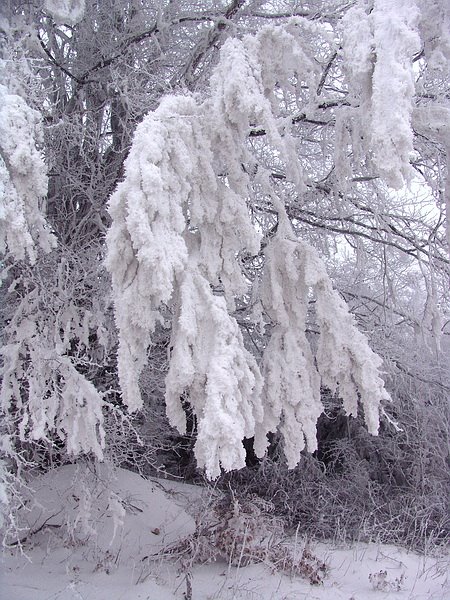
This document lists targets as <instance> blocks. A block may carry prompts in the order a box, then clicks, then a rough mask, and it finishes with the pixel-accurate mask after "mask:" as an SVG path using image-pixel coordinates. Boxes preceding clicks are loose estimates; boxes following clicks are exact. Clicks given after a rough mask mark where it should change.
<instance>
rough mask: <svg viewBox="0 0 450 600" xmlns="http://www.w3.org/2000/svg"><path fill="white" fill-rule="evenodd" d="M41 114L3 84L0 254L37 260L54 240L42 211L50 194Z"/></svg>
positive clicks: (0, 103)
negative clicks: (40, 146)
mask: <svg viewBox="0 0 450 600" xmlns="http://www.w3.org/2000/svg"><path fill="white" fill-rule="evenodd" d="M41 137H42V130H41V120H40V115H39V113H37V112H36V111H34V110H32V109H31V108H30V107H29V106H27V104H26V103H25V102H24V100H23V99H22V98H21V97H20V96H17V95H16V94H10V93H9V92H8V90H7V88H6V87H5V86H4V85H1V84H0V253H6V252H10V253H11V254H12V255H13V256H14V258H15V259H17V260H23V259H24V258H25V256H28V258H29V260H30V262H31V263H34V262H35V260H36V246H39V247H40V248H41V249H42V250H43V251H44V252H49V251H50V250H51V248H53V247H54V246H55V243H56V240H55V237H54V236H53V235H52V234H51V233H50V232H49V231H48V226H47V224H46V221H45V218H44V216H43V214H42V211H41V203H42V200H43V198H44V197H45V196H46V194H47V175H46V166H45V163H44V160H43V158H42V156H41V155H40V153H39V151H38V150H37V148H36V143H39V142H40V141H41Z"/></svg>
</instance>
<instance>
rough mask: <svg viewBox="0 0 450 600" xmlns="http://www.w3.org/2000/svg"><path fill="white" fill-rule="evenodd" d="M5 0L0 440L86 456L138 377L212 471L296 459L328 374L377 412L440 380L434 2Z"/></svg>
mask: <svg viewBox="0 0 450 600" xmlns="http://www.w3.org/2000/svg"><path fill="white" fill-rule="evenodd" d="M0 10H1V21H0V35H1V37H2V50H1V61H0V73H1V75H2V85H1V86H0V133H1V135H0V150H1V153H0V156H1V159H0V175H1V177H0V251H1V252H2V263H1V264H2V271H3V273H2V288H1V290H2V291H1V293H2V309H1V317H2V322H3V333H2V339H1V341H2V349H1V353H2V367H1V368H2V387H1V396H0V397H1V405H2V410H3V413H4V417H5V419H4V423H5V425H4V432H3V450H4V453H5V455H6V456H8V457H9V458H14V460H16V461H19V462H20V461H21V460H25V459H24V456H25V454H23V453H22V450H21V449H23V448H28V449H29V448H35V449H36V450H35V452H34V451H31V454H30V452H29V451H28V454H27V456H28V457H30V456H34V458H33V460H35V459H36V454H39V452H41V451H42V449H43V448H44V449H45V452H44V454H45V453H47V454H48V452H49V448H55V447H58V451H59V452H62V453H63V454H64V456H66V457H74V456H77V455H80V454H81V455H88V456H89V455H91V454H93V455H94V456H95V457H97V458H98V459H102V458H103V457H104V453H105V448H106V449H107V448H108V431H110V428H111V427H113V428H114V427H117V428H120V427H121V425H120V423H122V424H123V420H124V419H125V420H126V419H128V417H127V413H126V411H127V410H128V411H130V412H131V413H132V412H133V411H136V410H140V409H142V408H143V406H144V404H145V402H146V399H148V398H149V397H150V396H152V397H157V399H158V401H159V402H162V401H163V398H164V400H165V404H166V408H167V415H168V418H169V421H170V423H171V424H172V425H173V426H175V427H176V428H177V429H178V430H179V431H180V432H181V433H183V432H185V431H186V417H187V415H190V416H192V415H193V417H194V419H195V423H196V442H195V455H196V459H197V464H198V466H199V467H201V468H205V470H206V473H207V474H208V476H209V477H211V478H215V477H217V476H218V475H219V474H220V471H221V468H223V469H225V470H231V469H236V468H240V467H242V466H244V465H245V448H244V446H243V440H244V438H252V437H254V438H255V442H254V447H255V451H256V453H257V455H258V456H263V455H264V453H265V451H266V449H267V446H268V443H269V438H268V437H267V434H268V433H276V432H280V433H281V434H282V437H283V450H284V454H285V457H286V460H287V463H288V465H289V466H290V467H294V466H295V465H296V464H297V463H298V462H299V461H300V458H301V452H302V450H303V449H304V448H306V449H307V450H309V451H315V450H316V449H317V443H316V423H317V420H318V418H319V416H320V415H321V413H322V412H323V410H324V405H323V399H322V396H323V393H324V390H327V393H331V394H333V395H334V396H335V397H336V398H340V399H341V400H342V402H343V408H344V409H345V411H346V413H347V414H349V415H354V416H356V415H357V414H358V411H359V412H362V414H363V415H364V419H365V422H366V425H367V427H368V430H369V431H370V432H371V433H374V434H376V433H377V432H378V429H379V419H380V415H381V416H382V418H386V419H387V420H388V421H389V422H390V423H393V422H394V421H395V418H394V417H392V416H389V414H390V409H389V406H388V405H389V403H390V400H391V397H392V399H393V401H394V403H393V404H394V405H395V403H396V401H397V400H398V398H399V397H400V396H402V394H403V393H404V391H403V389H402V390H401V391H399V387H400V386H399V381H400V380H402V381H403V380H404V379H405V378H406V379H407V380H408V381H412V382H421V383H425V384H427V385H428V389H429V390H431V391H432V393H437V394H448V391H449V390H450V381H449V378H448V369H446V361H447V360H448V352H449V344H448V335H449V333H450V330H449V322H450V321H449V312H448V309H449V306H448V292H449V286H448V282H449V273H450V268H449V252H448V248H449V243H450V226H449V220H448V218H447V217H446V213H447V215H448V212H449V211H450V182H449V164H450V163H449V160H450V158H449V157H450V97H449V70H450V8H449V6H448V3H447V2H445V1H444V0H433V1H432V2H429V1H425V0H416V1H414V2H411V1H410V0H408V1H407V0H396V1H395V2H394V1H390V0H373V1H370V0H367V1H363V0H361V1H356V2H351V3H348V2H343V1H342V0H331V1H329V0H328V1H325V0H312V1H311V2H284V1H283V0H279V1H275V2H267V1H264V0H231V1H229V2H226V1H219V0H208V1H207V2H202V3H198V2H195V1H190V0H183V1H180V2H173V1H171V0H167V1H157V2H156V1H151V0H99V1H98V2H86V3H85V2H84V1H83V0H71V1H69V0H67V1H66V2H53V1H50V0H44V1H43V2H42V1H39V2H33V3H31V2H16V1H15V0H8V2H6V3H4V5H3V6H2V8H1V9H0ZM164 357H165V358H164ZM447 366H448V365H447ZM152 368H153V369H154V370H155V371H156V372H157V373H156V375H153V378H154V380H155V381H156V383H155V385H153V387H152V386H149V385H146V380H145V373H146V372H148V370H149V369H150V370H151V369H152ZM155 378H156V379H155ZM187 407H189V410H188V411H187ZM394 413H395V410H394ZM112 415H113V417H114V418H113V417H112ZM119 415H120V416H119ZM105 419H106V420H105ZM111 419H112V420H111ZM121 419H122V421H121ZM111 423H113V425H111ZM114 423H115V425H114ZM400 426H401V424H400ZM397 427H399V426H398V425H397ZM27 460H28V458H27ZM30 460H31V459H30ZM37 460H38V461H39V458H37ZM5 477H6V478H7V475H5Z"/></svg>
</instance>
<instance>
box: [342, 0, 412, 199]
mask: <svg viewBox="0 0 450 600" xmlns="http://www.w3.org/2000/svg"><path fill="white" fill-rule="evenodd" d="M419 17H420V13H419V11H418V9H417V6H416V3H415V2H411V1H410V0H396V1H395V2H394V1H392V0H375V2H374V7H373V10H372V11H371V12H370V14H369V13H368V12H367V9H366V6H365V3H363V2H359V3H358V4H357V5H356V6H354V7H352V8H351V9H350V10H349V11H347V13H346V15H345V16H344V17H343V19H342V21H341V29H342V46H343V48H342V56H343V58H344V63H343V64H344V66H343V68H344V72H345V74H346V76H347V79H348V89H349V101H350V102H351V104H352V109H351V110H348V111H341V114H340V115H339V116H338V120H343V121H344V125H342V124H341V123H338V124H339V127H340V128H341V129H342V130H344V129H345V127H349V128H351V130H352V133H353V136H352V141H353V150H354V151H355V154H356V160H357V158H358V155H359V154H360V153H361V151H364V153H365V154H368V155H369V156H371V158H372V162H373V165H374V167H375V169H376V172H377V174H378V175H380V177H382V178H383V179H384V180H385V181H386V183H387V184H388V185H389V186H391V187H394V188H396V189H398V188H400V187H402V186H403V185H404V183H405V181H406V182H407V181H409V180H410V178H411V175H412V169H411V167H410V164H409V158H410V153H411V152H412V150H413V130H412V127H411V114H412V110H413V98H414V91H415V82H414V72H413V62H412V61H413V58H414V55H415V54H417V53H418V52H420V48H421V41H420V36H419V33H418V25H419ZM346 152H347V145H344V146H343V149H341V144H340V140H339V139H337V140H336V153H337V155H336V162H337V166H338V171H339V167H340V163H341V162H344V163H345V153H346ZM341 155H342V156H341ZM341 170H342V171H343V174H344V176H345V169H341Z"/></svg>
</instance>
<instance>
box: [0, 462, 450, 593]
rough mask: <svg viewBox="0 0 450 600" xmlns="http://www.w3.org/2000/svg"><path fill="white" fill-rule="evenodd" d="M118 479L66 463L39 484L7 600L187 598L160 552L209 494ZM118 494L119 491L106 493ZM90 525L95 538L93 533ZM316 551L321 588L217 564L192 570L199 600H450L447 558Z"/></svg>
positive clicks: (5, 583)
mask: <svg viewBox="0 0 450 600" xmlns="http://www.w3.org/2000/svg"><path fill="white" fill-rule="evenodd" d="M110 479H111V474H110V473H109V472H108V471H107V470H106V469H103V470H102V471H100V472H99V473H97V474H96V476H95V477H93V476H92V475H91V474H89V472H84V473H81V472H80V471H77V470H76V469H74V467H72V466H68V467H64V468H62V469H58V470H56V471H53V472H51V473H49V474H47V475H46V476H45V477H43V478H40V479H39V480H37V481H35V482H33V489H34V491H33V493H32V494H31V495H30V502H29V507H28V510H27V511H26V512H23V514H21V515H18V519H19V521H21V522H22V523H24V521H26V522H27V523H29V524H31V529H32V530H33V531H34V532H35V533H33V534H32V535H29V536H28V537H27V538H26V539H24V540H23V551H24V553H25V554H26V556H22V555H20V554H19V553H18V552H17V551H16V550H7V551H6V552H5V553H4V558H3V563H2V576H1V585H0V597H1V598H2V599H4V600H65V599H67V600H72V599H74V600H75V599H76V600H174V599H180V600H182V599H183V598H186V597H188V596H189V595H186V592H187V579H186V574H185V573H184V572H183V569H182V564H181V562H180V560H178V561H177V560H174V559H172V560H169V559H167V558H162V557H161V556H155V554H156V555H157V554H158V553H161V551H162V549H163V548H167V547H169V546H171V545H172V546H173V544H175V543H177V541H178V540H181V539H184V538H185V537H186V536H188V535H189V534H191V533H192V532H193V531H194V529H195V522H194V520H193V518H192V517H191V516H190V515H189V514H188V512H191V513H193V512H195V508H198V507H200V506H202V502H203V501H204V499H202V493H204V492H202V490H201V489H199V488H194V487H193V486H187V485H183V484H174V483H171V482H166V481H163V482H159V481H146V480H143V479H141V478H140V477H139V476H137V475H135V474H132V473H130V472H127V471H119V472H118V474H117V478H116V480H115V481H114V483H113V484H112V485H111V481H110ZM111 487H112V492H110V491H105V490H106V489H109V490H111ZM80 507H82V509H81V510H80ZM92 525H95V529H96V533H94V531H92V530H90V528H91V527H92ZM71 531H72V532H73V535H72V538H71V536H70V535H68V532H71ZM24 535H25V534H24ZM75 537H76V538H77V540H78V543H74V541H73V539H74V538H75ZM80 540H81V541H82V543H80ZM290 543H291V544H292V545H296V546H300V545H301V544H303V543H304V542H302V541H301V540H296V541H295V540H291V542H290ZM312 550H313V552H314V554H315V556H317V557H319V558H320V559H321V560H325V561H326V563H327V564H328V567H329V570H328V574H327V576H326V577H325V579H324V581H323V583H322V584H321V585H318V586H316V585H310V584H309V583H308V582H307V581H305V580H304V579H302V578H299V577H290V576H289V574H280V573H276V572H275V573H274V572H272V571H271V569H270V568H269V567H268V566H266V565H264V564H253V565H248V566H240V567H239V568H238V567H233V566H230V565H228V564H227V563H226V562H225V561H223V562H220V561H217V562H213V563H210V564H206V565H198V566H193V567H192V569H191V571H190V572H191V580H190V583H191V585H192V600H231V599H233V598H236V599H242V600H244V599H245V600H269V599H270V600H307V599H308V600H328V599H333V600H340V599H345V600H367V599H369V600H372V599H373V600H381V599H384V600H385V599H387V598H395V599H398V600H404V599H410V600H444V599H446V598H450V573H449V557H448V555H446V556H441V557H436V556H435V557H431V556H427V557H424V556H419V555H417V554H414V553H411V552H407V551H406V550H403V549H399V548H396V547H393V546H382V545H367V544H357V545H355V546H353V547H351V548H348V547H347V548H343V547H336V545H333V544H322V543H320V544H314V546H313V547H312ZM184 566H186V565H184Z"/></svg>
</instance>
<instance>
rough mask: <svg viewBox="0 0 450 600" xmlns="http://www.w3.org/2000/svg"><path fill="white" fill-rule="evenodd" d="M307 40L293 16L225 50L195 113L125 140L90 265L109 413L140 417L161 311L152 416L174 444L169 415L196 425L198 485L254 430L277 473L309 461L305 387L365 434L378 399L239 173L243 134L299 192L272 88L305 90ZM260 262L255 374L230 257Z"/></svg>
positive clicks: (314, 71) (334, 310)
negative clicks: (110, 337) (162, 388)
mask: <svg viewBox="0 0 450 600" xmlns="http://www.w3.org/2000/svg"><path fill="white" fill-rule="evenodd" d="M318 31H319V26H318V25H316V24H311V23H309V22H307V21H306V20H304V19H298V18H295V19H292V20H291V21H289V22H288V24H287V25H286V26H285V27H265V28H263V29H262V30H261V32H260V33H259V34H258V35H257V36H245V37H244V38H243V39H242V40H235V39H229V40H227V41H226V42H225V44H224V45H223V48H222V50H221V55H220V60H219V63H218V65H217V67H216V70H215V73H214V74H213V76H212V78H211V82H210V96H209V97H208V98H207V99H206V100H205V101H204V102H203V103H200V104H199V103H198V101H196V99H195V98H194V97H191V96H169V97H167V98H165V99H164V100H163V102H162V103H161V105H160V107H159V108H158V109H157V110H155V111H154V112H152V113H150V114H149V115H148V116H147V117H146V118H145V119H144V121H143V122H142V124H141V125H140V126H139V127H138V128H137V131H136V134H135V138H134V142H133V146H132V149H131V152H130V155H129V158H128V160H127V163H126V173H125V179H124V181H123V182H122V183H120V184H119V186H118V187H117V190H116V192H115V193H114V194H113V196H112V197H111V201H110V214H111V217H112V225H111V228H110V231H109V233H108V236H107V245H108V252H107V258H106V264H107V267H108V269H109V271H110V272H111V275H112V283H113V293H114V303H115V314H116V321H117V325H118V328H119V340H120V342H119V343H120V346H119V353H118V363H119V377H120V382H121V387H122V393H123V399H124V402H125V403H126V404H127V406H128V407H129V408H130V409H131V410H136V409H139V408H140V407H141V405H142V399H141V395H140V391H139V375H140V373H141V372H142V369H143V368H144V366H145V363H146V353H147V350H148V348H149V346H150V345H151V337H152V334H153V333H154V331H155V327H156V326H157V324H158V322H162V321H163V315H164V313H163V311H162V308H163V307H164V306H169V307H170V308H171V311H172V313H173V322H172V337H171V353H170V367H169V372H168V375H167V378H166V405H167V413H168V416H169V420H170V422H171V423H172V425H174V426H176V427H177V428H178V429H179V430H180V431H181V432H183V431H185V428H186V416H185V412H184V409H183V404H184V402H188V403H189V404H190V406H191V407H192V410H193V412H194V414H195V416H196V420H197V425H198V437H197V441H196V446H195V455H196V458H197V461H198V464H199V466H201V467H204V468H205V469H206V473H207V475H208V477H211V478H214V477H216V476H217V475H219V473H220V468H221V467H222V468H224V469H225V470H230V469H235V468H240V467H242V466H244V464H245V451H244V447H243V444H242V440H243V439H244V438H245V437H247V438H248V437H252V436H255V449H256V452H257V454H258V455H259V456H261V455H263V454H264V452H265V450H266V447H267V444H268V442H267V433H268V432H271V431H276V430H277V429H278V428H279V429H280V431H281V432H282V433H283V436H284V450H285V454H286V457H287V462H288V465H289V466H290V467H294V466H295V465H296V464H297V463H298V461H299V460H300V452H301V450H302V449H303V448H304V447H306V448H307V449H308V450H310V451H313V450H314V449H315V448H316V422H317V419H318V417H319V415H320V414H321V412H322V409H323V407H322V403H321V400H320V386H321V382H322V383H324V384H325V385H327V386H329V387H330V388H331V389H332V390H338V391H339V393H340V394H341V396H342V397H343V399H344V407H345V408H346V410H347V412H348V413H352V414H355V413H356V402H357V394H358V393H359V394H360V395H361V400H362V404H363V407H364V413H365V417H366V421H367V424H368V427H369V429H370V431H371V432H373V433H376V431H377V429H378V411H379V405H380V402H381V401H382V400H386V399H388V395H387V392H386V391H385V390H384V387H383V384H382V381H381V379H380V378H379V367H380V363H381V360H380V359H379V358H378V357H377V356H376V355H375V354H374V353H373V352H372V351H371V350H370V348H369V346H368V343H367V340H366V338H365V337H364V336H363V335H362V334H361V333H359V332H358V330H357V328H356V326H355V323H354V321H353V318H352V317H351V316H350V315H349V313H348V311H347V309H346V307H345V304H344V303H343V302H342V300H341V299H340V298H339V296H338V294H337V292H335V291H334V290H333V288H332V285H331V282H330V280H329V277H328V275H327V274H326V271H325V267H324V265H323V263H322V262H321V260H320V259H319V257H318V256H317V254H316V253H315V251H314V250H313V249H312V248H311V247H310V246H308V245H307V244H306V243H305V242H302V241H301V240H299V239H298V238H297V237H296V236H295V235H294V233H293V231H292V229H291V228H290V225H289V224H288V219H287V216H286V214H285V212H284V206H283V204H282V202H281V201H280V199H279V198H278V197H277V190H276V189H275V188H274V187H273V182H272V180H271V177H270V171H269V170H268V169H266V168H265V167H264V166H263V165H262V164H261V163H260V164H257V162H255V156H254V154H253V153H252V149H251V147H250V146H249V144H248V135H249V131H250V129H251V128H252V127H259V128H263V129H264V135H265V139H266V142H267V143H268V144H270V147H271V148H272V149H273V153H274V155H276V156H279V157H280V162H282V166H283V170H284V172H285V173H286V178H287V179H288V180H289V182H290V183H291V185H292V186H294V187H295V189H296V190H297V193H298V194H301V193H303V192H304V190H305V189H306V184H305V176H304V173H303V172H302V169H301V166H300V163H299V161H298V157H297V152H296V148H295V141H294V140H293V138H291V136H290V135H288V134H287V132H286V127H285V126H286V121H285V117H284V115H283V107H282V103H280V100H279V98H277V96H276V94H274V91H273V90H274V87H275V86H276V84H277V82H278V83H279V82H282V83H283V85H284V86H286V87H288V88H290V89H291V91H293V92H294V91H296V90H295V89H294V85H293V83H292V82H293V81H294V80H296V81H297V82H298V89H299V90H302V83H303V82H306V83H307V85H308V86H310V87H313V88H314V89H316V88H317V85H318V84H319V80H320V74H321V73H320V70H319V69H318V68H317V66H316V65H315V61H314V53H313V49H312V45H311V44H312V42H311V40H312V39H313V38H314V36H315V35H316V34H317V33H318ZM321 34H322V35H325V36H326V32H323V31H322V32H321ZM362 52H363V50H362ZM367 61H368V62H369V63H370V60H369V59H367ZM364 69H366V70H367V69H369V67H367V68H366V67H364ZM364 69H363V72H364ZM363 74H364V73H363ZM364 77H365V75H364ZM364 77H363V79H364ZM363 84H364V82H363V81H362V82H361V86H363ZM361 86H360V87H361ZM299 94H301V91H300V92H299V93H298V94H297V96H298V102H299V107H300V106H301V98H300V95H299ZM255 188H256V189H258V190H259V191H258V193H259V194H262V195H266V196H267V198H268V199H269V200H268V201H269V202H271V203H272V205H273V207H274V211H275V212H276V213H278V218H279V220H280V222H281V223H282V226H280V228H279V232H278V233H277V235H276V236H275V237H274V238H273V239H272V240H271V241H270V243H269V244H268V245H266V247H265V248H264V249H263V250H262V249H261V247H260V236H259V234H257V232H256V229H255V226H254V223H253V222H252V218H251V213H250V211H249V209H248V206H247V198H250V197H251V196H252V195H253V194H254V193H255ZM263 253H264V255H265V266H264V272H263V275H262V281H261V306H260V310H259V314H261V315H263V318H264V319H265V321H266V324H267V325H270V327H271V335H270V336H269V338H268V342H267V346H266V348H265V351H264V356H263V360H262V369H261V370H260V368H259V366H258V364H257V362H256V360H255V359H254V357H253V356H252V355H251V354H250V353H249V352H248V350H247V349H246V348H245V346H244V340H243V336H242V333H241V330H240V328H239V325H238V323H237V321H236V318H235V316H233V314H232V313H233V312H234V310H235V308H236V305H235V301H236V299H237V298H238V297H239V296H241V295H243V294H248V293H249V292H250V280H249V279H248V278H246V277H245V269H244V267H243V262H242V261H241V260H240V259H241V257H242V256H243V255H246V256H250V257H252V256H253V257H256V256H257V255H258V254H261V255H262V254H263ZM311 293H313V294H314V295H315V297H316V301H317V320H318V323H319V325H320V330H321V335H320V338H321V341H320V343H319V351H318V355H317V357H315V356H314V353H313V350H312V348H311V346H310V344H309V341H308V339H307V336H306V333H305V329H306V319H307V311H308V298H309V296H310V294H311Z"/></svg>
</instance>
